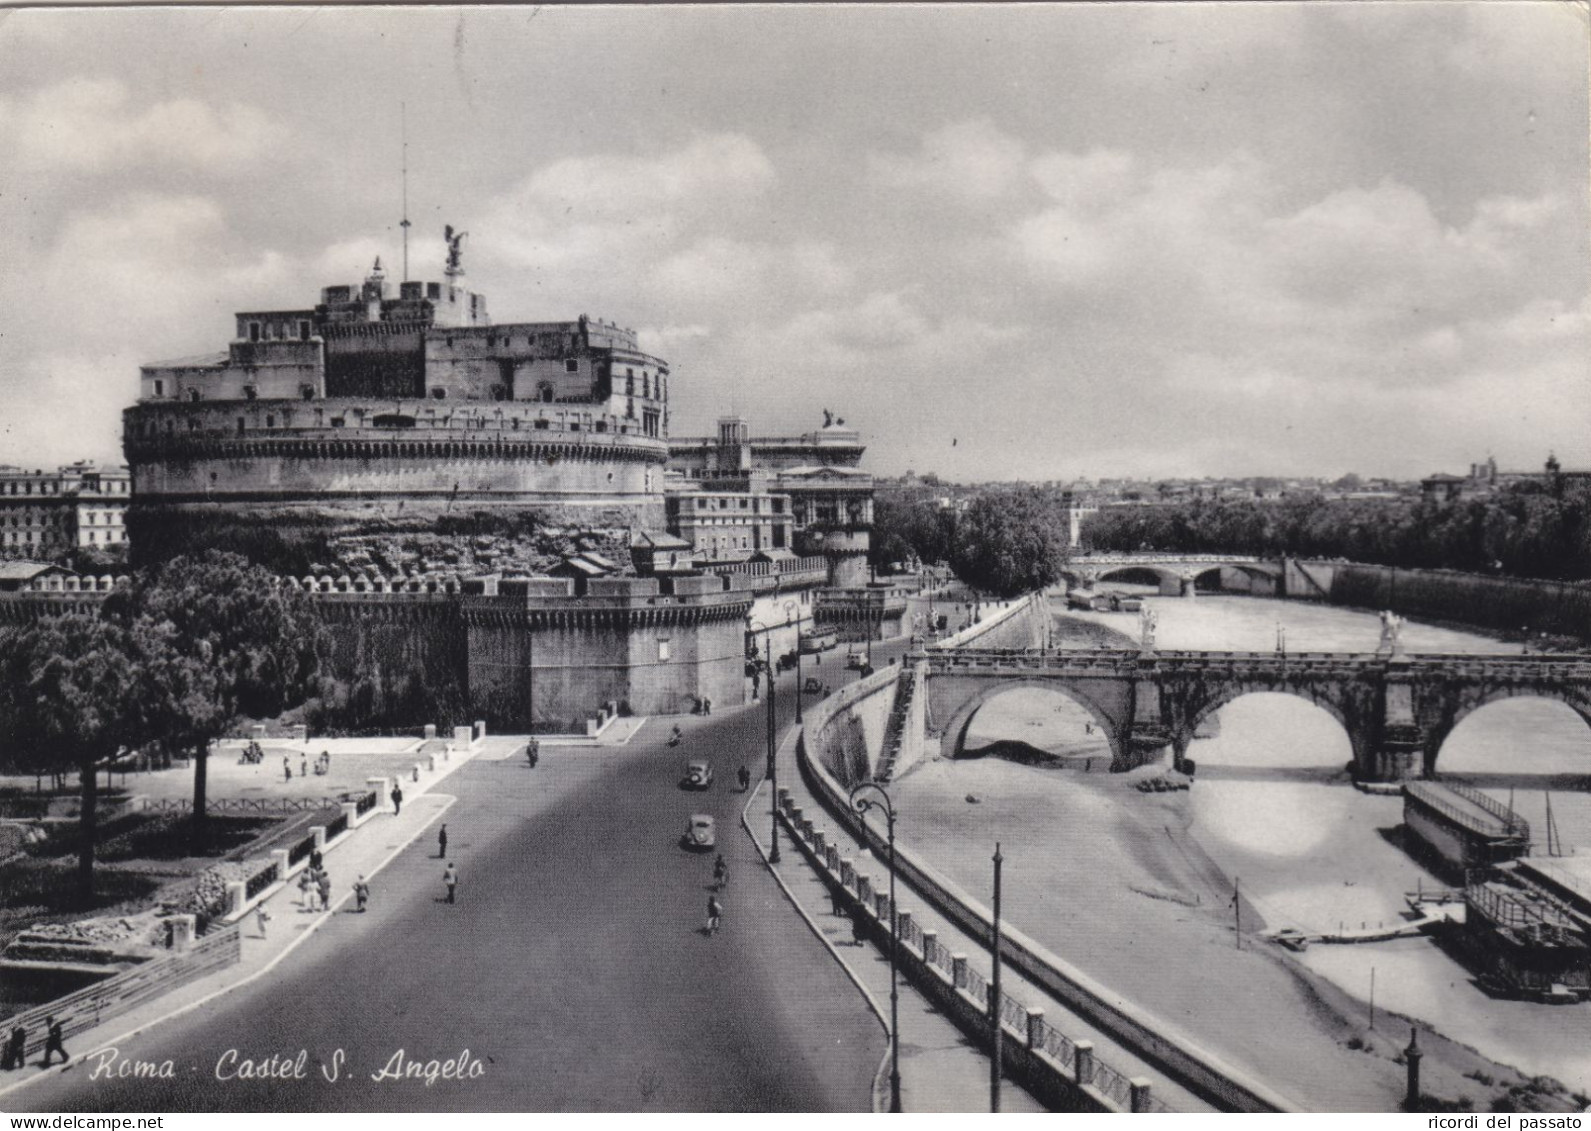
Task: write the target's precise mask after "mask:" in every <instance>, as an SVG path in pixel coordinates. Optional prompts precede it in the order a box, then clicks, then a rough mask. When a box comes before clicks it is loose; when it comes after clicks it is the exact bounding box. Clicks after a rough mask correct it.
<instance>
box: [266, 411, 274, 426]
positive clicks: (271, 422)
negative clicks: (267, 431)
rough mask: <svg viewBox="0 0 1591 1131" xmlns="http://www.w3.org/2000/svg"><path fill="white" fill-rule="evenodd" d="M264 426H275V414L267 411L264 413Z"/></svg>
mask: <svg viewBox="0 0 1591 1131" xmlns="http://www.w3.org/2000/svg"><path fill="white" fill-rule="evenodd" d="M265 427H267V428H275V427H276V414H275V413H274V412H268V413H266V414H265Z"/></svg>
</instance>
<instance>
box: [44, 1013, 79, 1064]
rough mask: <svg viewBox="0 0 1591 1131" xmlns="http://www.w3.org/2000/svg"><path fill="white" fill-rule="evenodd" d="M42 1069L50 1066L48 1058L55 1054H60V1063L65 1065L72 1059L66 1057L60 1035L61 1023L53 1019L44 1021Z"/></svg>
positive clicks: (62, 1039) (62, 1038)
mask: <svg viewBox="0 0 1591 1131" xmlns="http://www.w3.org/2000/svg"><path fill="white" fill-rule="evenodd" d="M44 1031H45V1038H44V1067H46V1068H48V1067H49V1066H50V1058H51V1057H53V1056H54V1055H55V1054H56V1053H60V1054H61V1063H62V1064H66V1063H67V1062H68V1061H70V1060H71V1059H72V1058H71V1057H69V1056H67V1055H66V1045H65V1043H64V1040H65V1038H64V1037H63V1035H62V1025H61V1022H59V1021H57V1020H56V1019H55V1018H54V1017H46V1018H45V1019H44Z"/></svg>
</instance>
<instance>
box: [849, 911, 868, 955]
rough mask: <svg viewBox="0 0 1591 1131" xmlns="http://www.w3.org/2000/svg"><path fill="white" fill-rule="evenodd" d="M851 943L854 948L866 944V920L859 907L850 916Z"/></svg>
mask: <svg viewBox="0 0 1591 1131" xmlns="http://www.w3.org/2000/svg"><path fill="white" fill-rule="evenodd" d="M851 943H852V944H853V945H855V946H864V945H866V943H867V920H866V917H865V915H864V914H863V912H862V909H861V908H860V907H858V908H857V909H856V911H855V913H854V914H852V916H851Z"/></svg>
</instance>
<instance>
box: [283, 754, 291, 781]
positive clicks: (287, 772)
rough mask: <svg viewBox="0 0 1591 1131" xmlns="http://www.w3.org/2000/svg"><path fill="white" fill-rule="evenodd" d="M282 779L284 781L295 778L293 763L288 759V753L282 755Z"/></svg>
mask: <svg viewBox="0 0 1591 1131" xmlns="http://www.w3.org/2000/svg"><path fill="white" fill-rule="evenodd" d="M282 780H283V781H292V780H293V763H291V762H289V761H288V760H287V755H286V754H283V755H282Z"/></svg>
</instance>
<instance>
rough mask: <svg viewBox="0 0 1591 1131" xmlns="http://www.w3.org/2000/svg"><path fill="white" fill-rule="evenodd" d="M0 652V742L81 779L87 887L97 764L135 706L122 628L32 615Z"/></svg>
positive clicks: (28, 759) (108, 755) (117, 744)
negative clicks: (69, 770) (76, 774)
mask: <svg viewBox="0 0 1591 1131" xmlns="http://www.w3.org/2000/svg"><path fill="white" fill-rule="evenodd" d="M7 637H8V638H7V640H6V641H5V644H6V647H5V651H4V654H3V657H0V736H3V738H0V741H3V742H4V746H5V749H6V752H7V756H8V758H10V759H14V760H15V762H16V764H18V765H19V766H23V767H28V768H33V769H41V770H50V771H64V770H66V769H74V770H76V771H77V772H78V774H79V776H80V779H81V789H82V804H81V806H80V820H81V823H82V835H81V837H80V838H79V847H78V870H77V878H78V890H79V893H80V895H81V896H82V897H83V898H84V899H85V900H87V899H88V898H89V897H90V896H91V895H92V894H93V890H94V840H95V832H96V829H97V826H98V798H99V794H98V789H99V776H98V774H97V772H96V771H97V769H98V767H99V766H101V765H103V764H105V763H107V762H109V761H110V760H111V759H113V758H114V757H115V756H116V753H117V752H118V751H119V750H120V749H121V748H122V746H123V744H124V743H125V742H126V739H127V734H128V720H129V718H131V717H133V716H134V714H135V713H136V711H137V709H138V708H137V703H138V697H139V691H140V685H141V672H140V665H139V659H138V656H137V654H136V649H135V647H134V645H133V643H132V640H131V638H130V636H129V634H128V632H127V631H126V629H125V628H124V627H123V626H121V625H118V624H115V623H113V622H111V621H108V620H106V619H104V618H101V617H98V616H92V615H83V614H74V615H70V616H63V617H51V618H46V619H43V620H39V621H35V622H33V623H32V624H29V625H26V626H24V627H22V628H20V629H17V630H14V631H12V632H10V633H8V634H7Z"/></svg>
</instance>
